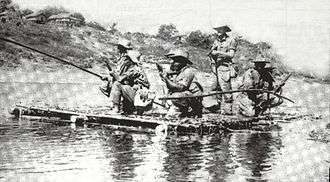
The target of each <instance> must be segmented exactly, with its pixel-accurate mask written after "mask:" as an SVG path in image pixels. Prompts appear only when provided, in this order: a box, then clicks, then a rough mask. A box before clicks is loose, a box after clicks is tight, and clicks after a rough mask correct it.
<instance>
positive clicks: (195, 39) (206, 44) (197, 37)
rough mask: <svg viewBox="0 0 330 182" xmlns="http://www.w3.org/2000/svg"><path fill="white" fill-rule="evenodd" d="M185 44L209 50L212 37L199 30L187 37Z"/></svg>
mask: <svg viewBox="0 0 330 182" xmlns="http://www.w3.org/2000/svg"><path fill="white" fill-rule="evenodd" d="M186 42H187V44H188V45H191V46H194V47H200V48H203V49H209V48H211V46H212V43H213V37H212V35H209V34H204V33H202V32H201V31H200V30H196V31H193V32H191V33H190V34H189V35H188V37H187V39H186Z"/></svg>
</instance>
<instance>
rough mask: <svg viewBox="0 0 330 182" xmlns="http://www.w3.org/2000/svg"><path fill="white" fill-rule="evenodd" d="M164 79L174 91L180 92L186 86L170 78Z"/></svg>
mask: <svg viewBox="0 0 330 182" xmlns="http://www.w3.org/2000/svg"><path fill="white" fill-rule="evenodd" d="M164 81H165V83H166V86H167V88H168V89H169V90H172V91H178V92H180V91H184V90H185V88H186V87H185V86H184V85H182V84H179V83H175V82H173V81H171V80H170V79H169V78H164Z"/></svg>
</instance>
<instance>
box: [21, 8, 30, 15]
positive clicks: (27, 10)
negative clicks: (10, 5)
mask: <svg viewBox="0 0 330 182" xmlns="http://www.w3.org/2000/svg"><path fill="white" fill-rule="evenodd" d="M32 13H33V11H32V10H30V9H23V10H21V15H22V16H26V15H29V14H32Z"/></svg>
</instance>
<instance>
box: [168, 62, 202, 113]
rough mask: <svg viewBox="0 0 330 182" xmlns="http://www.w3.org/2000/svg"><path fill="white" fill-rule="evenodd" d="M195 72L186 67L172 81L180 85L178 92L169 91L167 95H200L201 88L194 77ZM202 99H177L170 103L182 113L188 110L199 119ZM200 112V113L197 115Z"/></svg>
mask: <svg viewBox="0 0 330 182" xmlns="http://www.w3.org/2000/svg"><path fill="white" fill-rule="evenodd" d="M195 72H196V70H195V69H193V68H191V67H189V66H186V67H184V68H183V69H182V70H181V71H180V73H179V74H178V75H177V76H176V77H175V78H174V79H173V82H175V83H177V84H178V85H181V89H180V90H169V95H171V96H174V97H184V96H191V95H200V94H201V93H202V87H201V85H200V84H199V83H198V81H197V80H196V77H195ZM201 102H202V99H201V98H189V99H177V100H173V101H172V103H173V104H174V105H175V106H176V107H178V108H179V109H180V111H181V112H182V113H187V112H188V110H189V108H191V109H192V110H191V112H194V113H195V114H196V115H199V117H201V114H202V113H201V110H202V103H201ZM199 112H200V113H199Z"/></svg>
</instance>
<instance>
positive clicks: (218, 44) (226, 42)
mask: <svg viewBox="0 0 330 182" xmlns="http://www.w3.org/2000/svg"><path fill="white" fill-rule="evenodd" d="M236 48H237V42H236V40H235V39H234V38H233V37H230V36H226V37H225V38H223V39H221V40H219V39H216V40H215V41H214V43H213V45H212V48H211V50H212V51H213V50H214V51H222V52H229V51H230V50H233V51H236ZM212 57H213V59H214V60H217V66H219V65H223V66H228V63H231V62H232V58H229V57H218V56H217V55H213V56H212Z"/></svg>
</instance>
